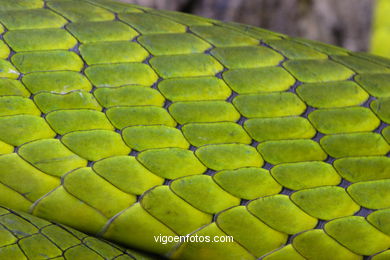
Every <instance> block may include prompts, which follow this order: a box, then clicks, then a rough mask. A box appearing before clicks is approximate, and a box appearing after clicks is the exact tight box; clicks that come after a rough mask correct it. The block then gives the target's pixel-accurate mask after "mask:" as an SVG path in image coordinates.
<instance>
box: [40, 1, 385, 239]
mask: <svg viewBox="0 0 390 260" xmlns="http://www.w3.org/2000/svg"><path fill="white" fill-rule="evenodd" d="M87 2H88V3H90V4H92V3H91V2H90V1H87ZM44 3H45V6H46V2H44ZM99 7H100V8H103V7H101V6H99ZM44 8H47V7H44ZM103 9H105V8H103ZM142 11H144V10H142ZM53 12H54V11H53ZM110 12H111V13H113V12H112V11H110ZM144 12H145V11H144ZM115 17H116V19H118V17H117V14H116V13H115ZM168 19H169V18H168ZM127 25H128V24H127ZM130 27H131V26H130ZM133 29H134V28H133ZM78 44H79V43H78ZM141 46H142V45H141ZM309 47H310V46H309ZM78 54H79V53H78ZM208 54H210V53H208ZM79 57H81V55H80V54H79ZM286 60H288V59H287V58H285V59H284V61H286ZM284 61H282V62H281V63H280V64H279V65H280V66H282V63H283V62H284ZM84 64H86V63H84ZM152 69H153V68H152ZM156 74H157V73H156ZM217 74H219V76H221V74H222V73H217ZM157 75H158V74H157ZM216 77H218V76H217V75H216ZM221 78H222V77H221ZM87 79H88V78H87ZM159 79H161V78H160V77H159ZM296 83H297V82H296ZM154 85H155V86H157V84H154ZM295 88H296V87H295ZM295 88H293V87H291V88H290V89H289V90H288V91H290V92H293V93H295ZM92 92H93V91H92ZM298 97H299V96H298ZM370 97H371V96H370ZM229 98H231V100H232V99H233V98H234V97H229ZM231 100H227V101H228V102H231ZM304 103H305V102H304ZM305 104H306V103H305ZM167 109H168V107H167ZM168 112H169V111H168ZM240 120H241V123H244V121H245V120H246V118H243V117H241V118H240ZM240 120H239V121H240ZM382 123H383V122H382ZM244 130H245V129H244ZM317 133H318V132H317ZM252 141H253V139H252ZM252 143H254V142H252ZM332 159H333V160H334V158H328V159H327V161H328V160H332ZM266 165H267V163H265V165H264V167H266ZM269 166H272V165H269V164H268V167H269ZM166 181H168V182H169V180H166ZM282 192H283V191H282ZM291 237H292V236H291Z"/></svg>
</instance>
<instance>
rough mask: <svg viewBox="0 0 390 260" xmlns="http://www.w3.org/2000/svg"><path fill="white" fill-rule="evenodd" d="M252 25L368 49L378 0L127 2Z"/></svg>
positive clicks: (169, 0) (352, 48)
mask: <svg viewBox="0 0 390 260" xmlns="http://www.w3.org/2000/svg"><path fill="white" fill-rule="evenodd" d="M123 1H127V2H132V3H138V4H142V5H146V6H150V7H155V8H160V9H170V10H178V11H186V12H191V13H195V14H197V15H201V16H206V17H210V18H215V19H218V20H224V21H235V22H240V23H246V24H252V25H256V26H260V27H263V28H266V29H270V30H273V31H277V32H281V33H286V34H288V35H291V36H299V37H305V38H309V39H313V40H319V41H323V42H327V43H331V44H336V45H339V46H343V47H346V48H348V49H351V50H354V51H365V50H367V48H368V44H369V36H370V28H371V21H372V13H373V5H374V3H375V1H374V0H123Z"/></svg>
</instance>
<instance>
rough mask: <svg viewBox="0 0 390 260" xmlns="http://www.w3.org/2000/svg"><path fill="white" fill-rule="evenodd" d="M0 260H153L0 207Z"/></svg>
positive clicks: (72, 230) (78, 232)
mask: <svg viewBox="0 0 390 260" xmlns="http://www.w3.org/2000/svg"><path fill="white" fill-rule="evenodd" d="M0 238H1V239H0V259H57V260H61V259H80V260H81V259H91V260H95V259H96V260H98V259H101V260H103V259H118V260H119V259H121V260H125V259H145V260H147V259H153V258H151V257H149V256H146V255H144V254H140V253H137V252H134V251H133V250H129V249H124V248H122V247H120V246H118V245H115V244H113V243H110V242H107V241H104V240H101V239H98V238H95V237H91V236H88V235H86V234H83V233H81V232H80V231H77V230H75V229H73V228H69V227H66V226H64V225H61V224H56V223H51V222H48V221H46V220H43V219H41V218H38V217H34V216H31V215H30V214H27V213H23V212H15V211H13V210H11V209H8V208H5V207H1V206H0Z"/></svg>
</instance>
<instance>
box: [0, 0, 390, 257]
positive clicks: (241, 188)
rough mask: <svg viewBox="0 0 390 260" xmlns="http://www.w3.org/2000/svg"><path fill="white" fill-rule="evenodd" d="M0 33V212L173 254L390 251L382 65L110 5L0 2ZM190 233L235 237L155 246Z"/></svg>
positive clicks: (308, 44) (233, 27) (388, 63)
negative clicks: (161, 240)
mask: <svg viewBox="0 0 390 260" xmlns="http://www.w3.org/2000/svg"><path fill="white" fill-rule="evenodd" d="M0 33H1V35H0V205H3V206H6V207H8V208H11V209H13V210H19V211H23V212H28V213H30V214H32V215H35V216H37V217H40V218H43V219H47V220H50V221H53V222H55V223H62V224H64V225H68V226H71V227H73V228H75V229H77V230H79V231H83V232H86V233H88V234H91V235H96V236H99V237H102V238H104V239H107V240H110V241H113V242H117V243H120V244H122V245H124V246H126V247H129V248H137V249H141V250H144V251H148V252H152V253H155V254H159V255H162V256H166V257H169V258H172V259H256V258H263V259H268V260H270V259H343V260H344V259H363V258H364V257H367V256H374V257H372V259H375V260H379V259H388V258H389V255H390V252H389V251H386V250H388V249H389V247H390V158H389V150H390V145H389V143H390V127H389V123H390V60H387V59H385V58H379V57H375V56H371V55H369V54H365V53H353V52H350V51H348V50H345V49H342V48H339V47H335V46H330V45H326V44H323V43H317V42H312V41H308V40H305V39H298V38H291V37H288V36H286V35H281V34H277V33H273V32H270V31H266V30H263V29H260V28H256V27H252V26H246V25H241V24H235V23H223V22H220V21H215V20H211V19H206V18H202V17H196V16H191V15H188V14H183V13H177V12H170V11H156V10H153V9H149V8H144V7H140V6H136V5H130V4H124V3H119V2H115V1H112V0H78V1H76V0H50V1H49V0H47V1H42V0H0ZM2 211H4V209H2ZM5 212H6V213H5V214H6V216H10V217H13V218H16V219H17V220H16V221H20V222H23V221H24V220H25V218H26V217H25V216H24V215H23V216H22V215H18V214H17V215H14V213H13V211H11V213H8V211H5ZM7 214H8V215H7ZM31 218H32V217H31ZM45 223H46V222H45ZM48 225H51V226H53V227H56V225H52V224H48ZM0 227H4V228H5V229H4V228H3V230H8V231H2V232H3V233H4V232H5V233H4V234H6V235H5V236H3V235H2V233H0V256H1V254H4V252H5V254H6V253H7V252H8V250H12V248H13V247H15V244H14V245H11V246H7V245H8V244H6V243H5V242H4V241H7V236H10V235H9V234H8V233H9V232H11V233H12V230H11V231H10V230H9V228H8V227H7V225H5V224H4V223H3V222H1V221H0ZM7 228H8V229H7ZM39 230H40V229H39ZM7 232H8V233H7ZM61 232H64V231H61ZM28 234H30V235H32V236H34V235H35V234H36V236H37V237H38V236H39V237H41V238H42V239H44V238H43V237H42V236H41V235H42V232H41V231H36V230H35V231H33V232H30V233H28ZM186 234H191V235H192V236H195V235H208V236H215V235H230V236H233V237H234V242H233V243H208V244H205V243H181V244H175V243H167V244H161V243H156V242H155V241H154V237H153V236H156V235H166V236H173V235H186ZM4 237H5V238H4ZM20 241H22V239H21V240H20ZM51 243H54V244H55V241H54V242H53V241H52V242H51ZM18 244H19V246H21V245H20V243H18ZM84 245H85V243H84ZM58 246H59V245H56V247H58ZM56 250H57V251H58V248H56ZM85 250H86V249H85ZM122 252H123V251H122ZM95 253H96V252H95ZM64 257H66V254H65V255H64Z"/></svg>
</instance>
